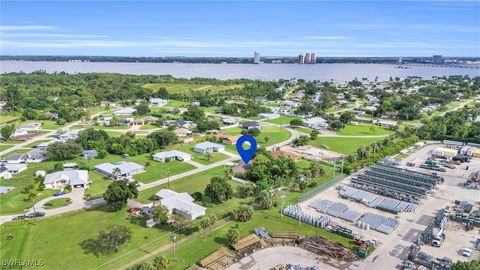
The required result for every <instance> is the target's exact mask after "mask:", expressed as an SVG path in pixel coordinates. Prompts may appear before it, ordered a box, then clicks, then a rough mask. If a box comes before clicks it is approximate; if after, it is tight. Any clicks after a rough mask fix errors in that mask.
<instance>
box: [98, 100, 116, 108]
mask: <svg viewBox="0 0 480 270" xmlns="http://www.w3.org/2000/svg"><path fill="white" fill-rule="evenodd" d="M98 105H100V106H102V107H109V106H115V103H113V102H110V101H106V100H103V101H100V102H99V103H98Z"/></svg>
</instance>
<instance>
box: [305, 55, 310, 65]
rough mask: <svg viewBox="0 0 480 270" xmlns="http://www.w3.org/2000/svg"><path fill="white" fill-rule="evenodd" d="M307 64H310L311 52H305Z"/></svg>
mask: <svg viewBox="0 0 480 270" xmlns="http://www.w3.org/2000/svg"><path fill="white" fill-rule="evenodd" d="M305 64H310V53H306V54H305Z"/></svg>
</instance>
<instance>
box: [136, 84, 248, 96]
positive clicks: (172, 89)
mask: <svg viewBox="0 0 480 270" xmlns="http://www.w3.org/2000/svg"><path fill="white" fill-rule="evenodd" d="M143 87H144V88H147V89H150V90H158V89H160V88H162V87H163V88H165V89H167V91H168V92H169V93H171V94H173V93H183V92H188V91H211V92H217V91H225V90H233V89H243V87H245V86H244V85H243V84H236V85H228V86H227V85H214V84H194V83H147V84H145V85H144V86H143Z"/></svg>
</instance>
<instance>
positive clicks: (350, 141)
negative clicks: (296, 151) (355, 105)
mask: <svg viewBox="0 0 480 270" xmlns="http://www.w3.org/2000/svg"><path fill="white" fill-rule="evenodd" d="M380 140H383V138H345V137H318V138H317V139H315V140H314V141H309V144H310V145H313V146H316V147H320V148H326V149H328V150H331V151H334V152H338V153H341V154H346V155H352V154H355V153H356V152H357V149H358V148H359V147H360V146H362V145H365V146H367V145H369V144H371V143H373V142H376V141H380Z"/></svg>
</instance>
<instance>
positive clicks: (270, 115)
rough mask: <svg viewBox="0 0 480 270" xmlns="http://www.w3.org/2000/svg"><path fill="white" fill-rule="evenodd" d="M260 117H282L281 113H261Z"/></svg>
mask: <svg viewBox="0 0 480 270" xmlns="http://www.w3.org/2000/svg"><path fill="white" fill-rule="evenodd" d="M258 117H260V118H262V119H275V118H278V117H280V115H279V114H278V113H259V114H258Z"/></svg>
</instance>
